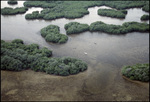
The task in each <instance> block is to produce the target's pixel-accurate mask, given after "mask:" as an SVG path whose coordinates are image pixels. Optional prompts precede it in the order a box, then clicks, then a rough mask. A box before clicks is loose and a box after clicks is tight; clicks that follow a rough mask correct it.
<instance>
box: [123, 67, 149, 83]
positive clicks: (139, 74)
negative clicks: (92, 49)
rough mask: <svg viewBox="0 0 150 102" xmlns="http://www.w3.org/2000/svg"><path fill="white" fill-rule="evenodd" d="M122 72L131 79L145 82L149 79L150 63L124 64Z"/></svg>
mask: <svg viewBox="0 0 150 102" xmlns="http://www.w3.org/2000/svg"><path fill="white" fill-rule="evenodd" d="M121 72H122V74H123V75H124V76H126V77H127V78H130V79H131V80H139V81H143V82H148V81H149V64H136V65H133V66H124V67H123V68H122V71H121Z"/></svg>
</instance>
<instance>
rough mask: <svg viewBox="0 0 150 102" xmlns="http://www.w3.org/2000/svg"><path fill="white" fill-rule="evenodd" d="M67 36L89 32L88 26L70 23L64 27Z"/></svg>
mask: <svg viewBox="0 0 150 102" xmlns="http://www.w3.org/2000/svg"><path fill="white" fill-rule="evenodd" d="M65 29H66V33H67V34H76V33H81V32H84V31H88V30H89V25H88V24H80V23H78V22H70V23H68V24H66V25H65Z"/></svg>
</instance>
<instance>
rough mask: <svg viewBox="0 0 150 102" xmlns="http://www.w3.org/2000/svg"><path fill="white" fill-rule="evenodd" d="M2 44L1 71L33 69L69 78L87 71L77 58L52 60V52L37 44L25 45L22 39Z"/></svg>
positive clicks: (85, 66)
mask: <svg viewBox="0 0 150 102" xmlns="http://www.w3.org/2000/svg"><path fill="white" fill-rule="evenodd" d="M51 31H53V30H51ZM54 31H55V30H54ZM60 35H61V34H60ZM64 39H65V38H64ZM1 42H2V43H1V70H15V71H20V70H24V69H27V68H31V69H32V70H34V71H41V72H46V73H47V74H54V75H60V76H67V75H70V74H77V73H79V72H81V71H84V70H86V69H87V65H86V63H85V62H83V61H81V60H78V59H75V58H70V57H63V58H50V56H51V55H52V51H51V50H48V49H47V48H45V47H44V48H42V49H39V45H37V44H30V45H24V44H23V41H22V40H20V39H16V40H13V41H12V42H5V41H3V40H1Z"/></svg>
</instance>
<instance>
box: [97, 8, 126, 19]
mask: <svg viewBox="0 0 150 102" xmlns="http://www.w3.org/2000/svg"><path fill="white" fill-rule="evenodd" d="M126 14H127V11H126V10H113V9H99V10H98V15H101V16H107V17H112V18H125V16H126Z"/></svg>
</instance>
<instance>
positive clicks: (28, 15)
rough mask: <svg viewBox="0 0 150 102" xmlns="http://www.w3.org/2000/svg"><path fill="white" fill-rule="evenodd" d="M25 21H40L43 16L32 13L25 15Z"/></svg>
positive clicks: (35, 12)
mask: <svg viewBox="0 0 150 102" xmlns="http://www.w3.org/2000/svg"><path fill="white" fill-rule="evenodd" d="M25 18H26V19H41V18H43V15H42V14H40V13H39V11H33V12H32V13H31V14H26V15H25Z"/></svg>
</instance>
